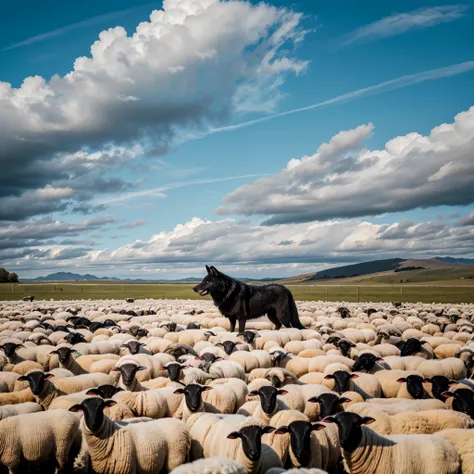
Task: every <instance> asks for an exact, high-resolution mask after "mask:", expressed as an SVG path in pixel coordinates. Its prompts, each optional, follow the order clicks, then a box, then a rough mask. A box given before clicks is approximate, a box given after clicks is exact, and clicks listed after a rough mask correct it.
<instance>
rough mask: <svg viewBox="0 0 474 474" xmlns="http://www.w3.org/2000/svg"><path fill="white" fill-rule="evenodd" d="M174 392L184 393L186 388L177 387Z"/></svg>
mask: <svg viewBox="0 0 474 474" xmlns="http://www.w3.org/2000/svg"><path fill="white" fill-rule="evenodd" d="M173 393H175V394H182V393H184V389H183V388H177V389H176V390H175V391H174V392H173Z"/></svg>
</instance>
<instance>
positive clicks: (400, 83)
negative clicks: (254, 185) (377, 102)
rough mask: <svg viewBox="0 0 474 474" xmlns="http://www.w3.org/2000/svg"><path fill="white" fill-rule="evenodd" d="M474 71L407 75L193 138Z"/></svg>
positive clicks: (472, 66) (466, 66)
mask: <svg viewBox="0 0 474 474" xmlns="http://www.w3.org/2000/svg"><path fill="white" fill-rule="evenodd" d="M472 70H474V61H467V62H465V63H459V64H453V65H452V66H447V67H442V68H439V69H431V70H429V71H423V72H419V73H416V74H408V75H406V76H401V77H397V78H396V79H391V80H389V81H385V82H381V83H380V84H376V85H374V86H370V87H365V88H364V89H357V90H355V91H352V92H348V93H347V94H343V95H339V96H337V97H334V98H332V99H329V100H325V101H323V102H318V103H316V104H312V105H308V106H306V107H300V108H298V109H292V110H287V111H286V112H280V113H278V114H273V115H267V116H266V117H262V118H258V119H255V120H248V121H247V122H242V123H238V124H235V125H228V126H226V127H219V128H212V129H210V130H209V131H208V132H207V133H205V134H204V135H201V136H199V137H197V136H196V137H194V138H204V137H205V136H207V135H212V134H214V133H219V132H232V131H234V130H239V129H240V128H245V127H250V126H252V125H256V124H258V123H262V122H268V121H269V120H273V119H276V118H279V117H285V116H287V115H293V114H298V113H300V112H306V111H308V110H313V109H319V108H321V107H325V106H328V105H334V104H339V103H343V102H351V101H353V100H356V99H362V98H364V97H369V96H373V95H378V94H382V93H383V92H389V91H393V90H395V89H401V88H403V87H407V86H412V85H415V84H419V83H421V82H425V81H434V80H436V79H442V78H445V77H451V76H456V75H458V74H464V73H466V72H470V71H472Z"/></svg>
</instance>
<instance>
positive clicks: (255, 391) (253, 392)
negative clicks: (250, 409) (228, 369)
mask: <svg viewBox="0 0 474 474" xmlns="http://www.w3.org/2000/svg"><path fill="white" fill-rule="evenodd" d="M259 395H260V394H259V393H258V390H252V391H251V392H249V393H248V394H247V396H248V397H258V396H259Z"/></svg>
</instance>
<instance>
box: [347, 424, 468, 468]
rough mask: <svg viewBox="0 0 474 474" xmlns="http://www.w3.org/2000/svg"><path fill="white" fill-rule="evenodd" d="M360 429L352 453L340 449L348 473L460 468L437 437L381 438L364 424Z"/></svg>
mask: <svg viewBox="0 0 474 474" xmlns="http://www.w3.org/2000/svg"><path fill="white" fill-rule="evenodd" d="M361 428H362V438H361V441H360V443H359V445H358V447H357V448H356V449H355V450H354V451H351V452H348V451H346V450H343V451H342V454H343V458H344V467H345V469H346V471H347V472H349V473H350V474H456V473H457V472H458V471H459V467H460V462H459V456H458V454H457V452H456V450H455V449H454V447H453V446H452V444H450V443H449V442H448V441H446V440H444V439H442V438H440V437H438V436H435V435H395V436H387V437H384V436H382V435H379V434H377V433H376V432H375V431H372V430H371V429H369V428H367V427H365V426H362V427H361ZM420 453H423V455H420Z"/></svg>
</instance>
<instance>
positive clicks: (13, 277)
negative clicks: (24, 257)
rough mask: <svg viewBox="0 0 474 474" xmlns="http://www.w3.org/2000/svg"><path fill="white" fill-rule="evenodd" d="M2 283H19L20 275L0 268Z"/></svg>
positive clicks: (0, 280)
mask: <svg viewBox="0 0 474 474" xmlns="http://www.w3.org/2000/svg"><path fill="white" fill-rule="evenodd" d="M0 283H18V275H17V274H16V273H10V272H7V271H6V270H5V269H4V268H0Z"/></svg>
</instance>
